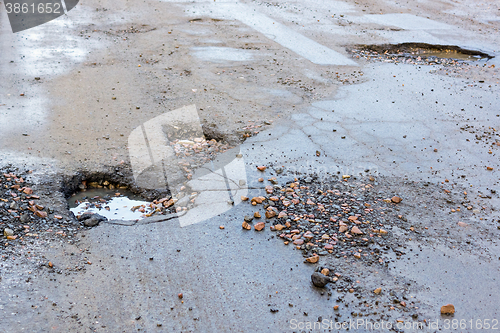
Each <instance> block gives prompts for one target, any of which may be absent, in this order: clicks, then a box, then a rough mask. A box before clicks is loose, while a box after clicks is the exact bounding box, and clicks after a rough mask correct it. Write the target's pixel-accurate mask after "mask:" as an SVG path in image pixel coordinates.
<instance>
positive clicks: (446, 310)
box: [441, 304, 455, 314]
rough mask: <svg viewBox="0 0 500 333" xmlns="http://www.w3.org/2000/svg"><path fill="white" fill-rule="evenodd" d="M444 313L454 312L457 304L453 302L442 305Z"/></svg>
mask: <svg viewBox="0 0 500 333" xmlns="http://www.w3.org/2000/svg"><path fill="white" fill-rule="evenodd" d="M441 313H442V314H454V313H455V306H454V305H453V304H446V305H443V306H442V307H441Z"/></svg>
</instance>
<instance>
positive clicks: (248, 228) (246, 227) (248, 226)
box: [241, 222, 252, 230]
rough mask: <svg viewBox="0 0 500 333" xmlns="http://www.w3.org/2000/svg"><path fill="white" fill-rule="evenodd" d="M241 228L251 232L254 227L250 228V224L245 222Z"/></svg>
mask: <svg viewBox="0 0 500 333" xmlns="http://www.w3.org/2000/svg"><path fill="white" fill-rule="evenodd" d="M241 227H242V228H243V229H246V230H250V229H252V227H251V226H250V224H248V223H246V222H243V224H242V225H241Z"/></svg>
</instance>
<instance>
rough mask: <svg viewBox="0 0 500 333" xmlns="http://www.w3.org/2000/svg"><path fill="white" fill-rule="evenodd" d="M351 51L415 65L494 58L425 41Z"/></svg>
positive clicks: (368, 57) (366, 56)
mask: <svg viewBox="0 0 500 333" xmlns="http://www.w3.org/2000/svg"><path fill="white" fill-rule="evenodd" d="M349 51H350V52H351V53H352V55H353V57H354V58H358V59H359V58H365V59H367V60H370V61H382V62H394V63H411V64H415V65H436V64H447V65H453V64H461V63H463V62H472V61H479V60H489V59H492V58H493V56H490V55H489V54H487V53H484V52H481V51H476V50H468V49H463V48H461V47H458V46H454V45H433V44H425V43H402V44H394V45H393V44H382V45H357V46H355V47H354V48H352V49H350V50H349Z"/></svg>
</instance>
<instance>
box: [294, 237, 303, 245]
mask: <svg viewBox="0 0 500 333" xmlns="http://www.w3.org/2000/svg"><path fill="white" fill-rule="evenodd" d="M293 244H294V245H302V244H304V240H303V239H300V238H299V239H296V240H294V241H293Z"/></svg>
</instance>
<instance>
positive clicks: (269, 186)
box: [265, 185, 274, 194]
mask: <svg viewBox="0 0 500 333" xmlns="http://www.w3.org/2000/svg"><path fill="white" fill-rule="evenodd" d="M265 188H266V193H267V194H271V193H273V190H274V188H273V187H272V186H271V185H266V187H265Z"/></svg>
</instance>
